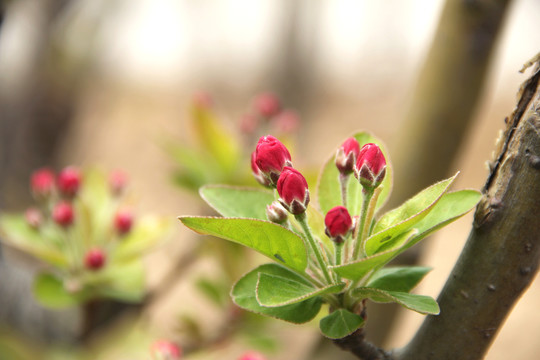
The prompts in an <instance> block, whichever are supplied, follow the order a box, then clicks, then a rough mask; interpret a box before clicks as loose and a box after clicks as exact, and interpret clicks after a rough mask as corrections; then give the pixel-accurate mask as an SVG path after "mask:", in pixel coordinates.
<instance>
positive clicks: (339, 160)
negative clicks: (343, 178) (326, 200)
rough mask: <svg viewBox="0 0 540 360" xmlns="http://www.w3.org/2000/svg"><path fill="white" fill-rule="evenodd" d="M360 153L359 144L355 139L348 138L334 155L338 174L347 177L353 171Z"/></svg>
mask: <svg viewBox="0 0 540 360" xmlns="http://www.w3.org/2000/svg"><path fill="white" fill-rule="evenodd" d="M359 153H360V144H359V143H358V140H356V139H355V138H352V137H351V138H348V139H347V140H345V142H344V143H343V144H342V145H341V146H340V147H339V148H338V150H337V153H336V160H335V163H336V166H337V168H338V170H339V172H340V173H342V174H343V175H348V174H350V173H352V172H353V171H354V166H355V164H356V159H357V158H358V154H359Z"/></svg>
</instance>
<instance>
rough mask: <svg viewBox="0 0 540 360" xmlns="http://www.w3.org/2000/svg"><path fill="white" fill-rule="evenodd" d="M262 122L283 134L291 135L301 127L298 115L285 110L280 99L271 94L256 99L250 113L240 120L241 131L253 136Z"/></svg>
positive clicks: (292, 111) (264, 94)
mask: <svg viewBox="0 0 540 360" xmlns="http://www.w3.org/2000/svg"><path fill="white" fill-rule="evenodd" d="M261 122H263V124H270V125H272V126H273V130H276V131H277V132H279V133H282V134H291V133H293V132H295V131H296V130H297V129H298V127H299V125H300V119H299V117H298V114H297V113H296V112H295V111H294V110H290V109H283V106H282V105H281V102H280V101H279V98H278V97H277V96H276V95H274V94H273V93H271V92H264V93H261V94H259V95H257V96H256V97H255V99H254V100H253V103H252V106H251V109H250V110H249V112H247V113H246V114H244V115H243V116H242V117H241V119H240V130H241V131H242V132H243V133H244V134H248V135H251V134H253V133H254V132H255V131H256V130H257V128H258V127H259V124H260V123H261Z"/></svg>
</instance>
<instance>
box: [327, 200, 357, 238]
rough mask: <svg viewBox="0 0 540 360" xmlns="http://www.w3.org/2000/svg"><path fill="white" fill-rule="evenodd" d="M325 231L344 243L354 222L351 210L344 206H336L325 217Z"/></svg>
mask: <svg viewBox="0 0 540 360" xmlns="http://www.w3.org/2000/svg"><path fill="white" fill-rule="evenodd" d="M324 225H325V227H326V229H325V233H326V235H328V237H329V238H330V239H332V240H333V241H335V242H336V243H338V244H341V243H343V241H345V238H346V237H347V235H349V233H350V231H351V229H352V226H353V222H352V219H351V215H349V211H347V208H346V207H344V206H336V207H334V208H332V209H330V211H328V213H327V214H326V216H325V217H324Z"/></svg>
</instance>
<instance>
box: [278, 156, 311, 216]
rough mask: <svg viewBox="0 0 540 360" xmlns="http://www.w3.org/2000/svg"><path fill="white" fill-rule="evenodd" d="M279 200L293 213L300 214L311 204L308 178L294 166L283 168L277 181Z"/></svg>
mask: <svg viewBox="0 0 540 360" xmlns="http://www.w3.org/2000/svg"><path fill="white" fill-rule="evenodd" d="M277 191H278V194H279V196H280V199H279V202H280V203H281V205H283V207H284V208H285V209H287V211H289V212H290V213H291V214H294V215H298V214H302V213H303V212H305V211H306V208H307V206H308V204H309V190H308V184H307V181H306V178H304V176H303V175H302V174H301V173H300V172H299V171H297V170H295V169H293V168H292V167H289V166H286V167H285V168H283V172H282V173H281V175H280V177H279V180H278V182H277Z"/></svg>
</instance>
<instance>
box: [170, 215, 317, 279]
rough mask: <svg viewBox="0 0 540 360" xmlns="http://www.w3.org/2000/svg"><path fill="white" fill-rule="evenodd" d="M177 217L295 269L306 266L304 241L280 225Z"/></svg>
mask: <svg viewBox="0 0 540 360" xmlns="http://www.w3.org/2000/svg"><path fill="white" fill-rule="evenodd" d="M179 220H180V221H181V222H182V223H183V224H184V225H185V226H187V227H188V228H190V229H192V230H194V231H195V232H197V233H199V234H204V235H212V236H217V237H220V238H222V239H225V240H229V241H232V242H236V243H239V244H242V245H244V246H247V247H249V248H252V249H254V250H256V251H258V252H260V253H261V254H263V255H266V256H268V257H269V258H270V259H272V260H274V261H278V262H280V263H282V264H284V265H285V266H287V267H289V268H291V269H293V270H296V271H298V272H303V271H304V270H305V269H306V267H307V252H306V247H305V245H304V241H303V240H302V238H300V237H299V236H298V235H296V234H295V233H294V232H292V231H290V230H287V229H286V228H284V227H283V226H280V225H277V224H274V223H271V222H269V221H262V220H255V219H228V218H216V217H190V216H183V217H179Z"/></svg>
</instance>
